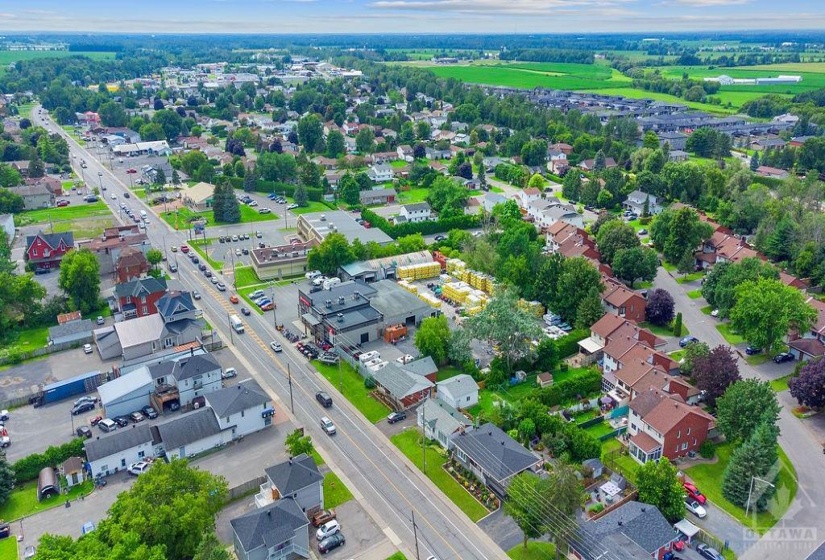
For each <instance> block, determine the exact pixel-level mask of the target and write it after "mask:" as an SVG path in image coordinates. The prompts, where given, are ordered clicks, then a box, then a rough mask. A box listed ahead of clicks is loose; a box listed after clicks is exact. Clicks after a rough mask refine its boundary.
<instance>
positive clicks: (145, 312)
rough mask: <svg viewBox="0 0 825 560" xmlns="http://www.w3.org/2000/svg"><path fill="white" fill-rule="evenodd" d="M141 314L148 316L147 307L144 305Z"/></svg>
mask: <svg viewBox="0 0 825 560" xmlns="http://www.w3.org/2000/svg"><path fill="white" fill-rule="evenodd" d="M143 314H144V315H148V314H149V307H148V306H146V305H144V306H143Z"/></svg>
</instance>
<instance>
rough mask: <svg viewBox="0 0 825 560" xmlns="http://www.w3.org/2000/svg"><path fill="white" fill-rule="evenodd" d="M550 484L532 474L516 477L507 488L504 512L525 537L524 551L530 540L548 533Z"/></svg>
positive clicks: (526, 473)
mask: <svg viewBox="0 0 825 560" xmlns="http://www.w3.org/2000/svg"><path fill="white" fill-rule="evenodd" d="M549 487H550V482H549V481H548V480H547V479H543V478H539V477H538V476H536V475H535V474H533V473H531V472H523V473H521V474H518V475H516V476H515V477H514V478H513V480H512V481H511V482H510V486H509V487H508V488H507V493H508V499H507V500H506V501H505V502H504V512H505V513H506V514H507V515H509V516H510V517H511V518H512V519H513V521H515V522H516V525H518V527H519V529H521V532H522V535H523V537H524V541H523V542H524V549H525V550H526V549H527V541H528V540H529V539H537V538H539V537H540V536H542V535H543V534H544V533H545V532H546V531H547V525H548V523H549V521H550V520H549V519H548V518H547V501H548V500H549V499H550V488H549Z"/></svg>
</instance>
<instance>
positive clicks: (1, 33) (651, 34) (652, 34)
mask: <svg viewBox="0 0 825 560" xmlns="http://www.w3.org/2000/svg"><path fill="white" fill-rule="evenodd" d="M812 32H817V34H819V35H821V36H822V41H823V42H824V43H825V29H821V30H820V29H818V28H811V29H806V28H796V29H778V30H777V29H741V30H737V29H715V30H702V29H685V30H682V31H672V30H671V31H662V30H659V31H648V32H642V31H579V32H577V33H570V32H560V31H559V32H553V31H541V32H538V31H536V32H532V31H523V32H519V31H516V32H508V33H503V32H494V31H490V32H471V31H466V32H447V31H434V32H426V31H415V32H412V31H384V32H378V31H375V32H373V31H360V32H346V33H343V32H335V31H329V32H297V31H296V32H284V33H277V32H257V31H250V32H248V33H244V32H240V31H231V32H230V31H226V32H222V31H163V32H161V31H88V30H87V31H83V30H74V31H72V30H65V31H60V30H57V31H54V30H53V31H50V30H46V29H40V30H30V31H9V30H2V29H0V38H4V37H10V36H17V35H20V36H33V37H37V36H40V35H57V36H60V35H65V36H91V37H105V36H107V35H112V36H128V37H140V36H150V37H151V36H175V35H205V36H209V35H220V36H233V35H237V36H240V37H254V36H258V37H268V36H271V37H302V36H304V37H316V36H322V37H330V36H331V37H336V36H338V37H360V36H364V37H382V36H399V37H415V36H418V35H420V36H425V37H438V36H466V37H511V36H517V37H529V36H535V37H541V36H544V35H547V36H551V37H575V36H579V35H581V36H586V35H605V36H618V35H631V36H638V37H645V38H650V39H658V38H660V37H661V38H667V37H670V36H675V35H685V34H696V35H742V36H753V35H766V34H770V35H780V34H783V33H787V34H789V35H794V34H811V33H812Z"/></svg>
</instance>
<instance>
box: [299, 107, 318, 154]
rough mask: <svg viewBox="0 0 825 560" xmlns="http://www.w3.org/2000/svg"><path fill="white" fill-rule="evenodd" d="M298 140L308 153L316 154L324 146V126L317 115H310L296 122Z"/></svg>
mask: <svg viewBox="0 0 825 560" xmlns="http://www.w3.org/2000/svg"><path fill="white" fill-rule="evenodd" d="M298 140H299V141H300V142H301V145H303V147H304V148H305V149H306V151H307V152H309V153H316V152H318V151H320V150H321V148H322V147H323V145H324V125H323V124H322V123H321V119H319V118H318V115H316V114H315V113H312V114H310V115H306V116H305V117H301V119H300V120H299V121H298Z"/></svg>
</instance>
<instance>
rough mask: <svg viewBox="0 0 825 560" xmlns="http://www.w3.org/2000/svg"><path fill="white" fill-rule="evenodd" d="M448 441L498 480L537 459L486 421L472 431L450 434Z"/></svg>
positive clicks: (513, 473)
mask: <svg viewBox="0 0 825 560" xmlns="http://www.w3.org/2000/svg"><path fill="white" fill-rule="evenodd" d="M452 440H453V444H454V445H455V446H456V447H458V448H459V449H461V451H463V452H464V453H466V454H467V456H468V457H470V458H472V460H473V461H475V462H476V463H477V464H478V465H479V466H480V467H481V468H482V469H484V471H485V472H486V473H488V474H490V475H491V476H492V477H493V478H495V479H497V480H499V481H502V480H505V479H507V478H509V477H511V476H513V475H516V474H518V473H520V472H522V471H524V470H526V469H528V468H530V467H532V466H533V465H535V464H536V463H538V461H539V459H538V457H536V456H535V455H533V454H532V453H530V451H528V450H527V449H526V448H525V447H524V446H522V445H521V444H520V443H519V442H517V441H516V440H514V439H513V438H511V437H510V436H508V435H507V434H506V433H504V432H503V431H502V430H501V428H499V427H498V426H496V425H495V424H492V423H490V422H488V423H486V424H484V425H483V426H481V427H479V428H476V429H475V430H470V431H465V432H460V433H457V434H454V435H453V436H452Z"/></svg>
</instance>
